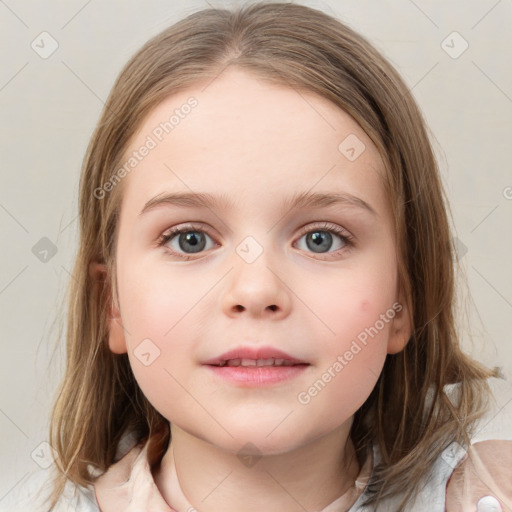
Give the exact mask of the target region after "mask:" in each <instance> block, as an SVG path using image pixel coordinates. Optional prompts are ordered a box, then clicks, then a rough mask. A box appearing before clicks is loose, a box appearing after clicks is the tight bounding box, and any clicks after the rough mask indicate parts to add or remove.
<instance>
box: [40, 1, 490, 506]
mask: <svg viewBox="0 0 512 512" xmlns="http://www.w3.org/2000/svg"><path fill="white" fill-rule="evenodd" d="M228 66H236V67H237V68H238V69H240V70H243V71H245V72H247V73H250V74H252V75H253V76H255V77H257V78H258V79H263V80H266V81H268V82H269V83H274V84H279V85H285V86H287V87H291V88H294V89H296V90H298V91H305V92H309V93H314V94H317V95H319V96H321V97H323V98H326V99H328V100H329V101H330V102H332V103H333V104H334V105H336V106H338V107H339V108H340V109H342V110H344V111H345V112H347V113H348V114H350V115H351V116H352V117H353V119H354V120H355V121H356V122H357V123H358V124H359V125H360V126H361V127H362V129H363V130H364V131H365V132H366V133H367V135H368V136H369V137H370V139H371V140H372V141H373V143H374V144H375V146H376V147H377V149H378V151H379V153H380V155H381V157H382V160H383V162H384V168H385V178H386V179H385V187H386V193H387V194H388V195H389V199H390V202H391V205H392V211H393V216H394V224H395V231H396V240H397V259H398V274H399V280H400V286H401V287H402V289H403V290H404V293H405V296H406V297H407V299H406V300H407V305H408V309H409V314H410V320H411V324H412V326H413V332H412V335H411V337H410V340H409V342H408V343H407V345H406V346H405V348H404V349H403V350H402V351H401V352H399V353H397V354H394V355H388V356H387V358H386V361H385V364H384V367H383V370H382V373H381V375H380V377H379V379H378V381H377V383H376V385H375V387H374V389H373V390H372V392H371V394H370V396H369V397H368V399H367V400H366V402H365V403H364V404H363V405H362V406H361V408H360V409H359V410H358V411H357V412H356V413H355V416H354V422H353V426H352V428H351V432H350V437H351V440H352V442H353V443H354V446H355V448H356V454H357V457H358V460H359V462H360V463H362V462H363V460H364V458H365V457H366V455H367V453H368V450H369V449H370V447H371V446H372V444H373V443H376V444H377V446H378V448H379V450H380V454H381V456H382V461H381V463H380V464H379V465H378V466H376V467H375V468H374V471H373V473H372V477H371V480H370V484H369V491H370V492H369V499H368V501H367V504H368V505H372V504H373V505H375V504H378V502H379V500H381V499H383V498H386V497H389V496H395V495H400V496H402V495H403V496H404V499H403V500H402V502H401V504H400V508H399V511H401V510H404V509H405V503H406V502H407V501H409V500H410V499H414V498H415V497H416V495H417V493H418V490H419V489H420V486H421V482H422V481H423V478H424V477H425V476H426V474H427V472H428V469H429V467H430V466H431V465H432V463H433V462H434V461H435V460H436V458H437V457H439V455H440V453H441V451H442V450H443V449H445V448H446V447H447V446H448V445H449V444H450V443H451V442H453V441H458V442H460V443H461V444H463V443H464V444H468V439H469V438H468V432H469V431H470V426H471V425H472V424H473V422H474V421H475V420H476V419H477V418H479V417H480V416H481V414H482V413H483V411H484V404H485V399H486V396H487V393H488V392H489V387H488V385H487V383H486V379H487V378H488V377H490V376H492V375H495V373H493V372H492V371H491V370H488V369H487V368H485V367H484V366H482V365H481V364H480V363H478V362H476V361H474V360H473V359H471V358H470V357H469V356H467V355H466V354H465V353H464V352H463V351H462V349H461V347H460V344H459V340H458V337H457V333H456V330H455V317H454V310H455V302H456V297H455V282H454V276H455V270H456V268H455V267H456V258H455V255H454V246H453V243H452V238H451V234H450V227H449V222H448V215H447V211H448V205H447V201H446V197H445V192H444V190H443V187H442V184H441V179H440V175H439V170H438V166H437V163H436V160H435V157H434V154H433V150H432V147H431V144H430V142H429V137H428V134H427V129H426V126H425V122H424V119H423V117H422V114H421V112H420V110H419V108H418V106H417V105H416V102H415V100H414V99H413V97H412V94H411V92H410V91H409V90H408V88H407V86H406V84H405V83H404V81H403V80H402V78H401V77H400V75H399V74H398V72H397V71H396V70H395V69H394V68H393V66H392V65H391V64H390V63H389V62H388V61H387V60H386V59H385V58H384V57H383V56H382V55H381V54H380V53H379V52H378V51H377V50H376V49H375V48H374V47H373V46H372V45H371V44H370V43H369V42H368V41H367V40H366V39H365V38H364V37H362V36H361V35H359V34H358V33H356V32H355V31H354V30H352V29H351V28H350V27H348V26H347V25H345V24H343V23H342V22H340V21H339V20H337V19H335V18H333V17H331V16H329V15H328V14H326V13H324V12H321V11H319V10H316V9H312V8H309V7H306V6H303V5H296V4H292V3H281V2H259V3H252V4H246V5H244V6H239V7H237V8H234V9H233V10H228V9H217V8H208V9H204V10H201V11H198V12H195V13H193V14H191V15H189V16H188V17H186V18H184V19H182V20H181V21H179V22H177V23H176V24H174V25H172V26H170V27H169V28H167V29H166V30H164V31H163V32H161V33H160V34H158V35H157V36H156V37H153V38H152V39H150V40H149V41H148V42H147V43H146V44H145V45H144V46H143V47H142V48H141V49H140V50H139V51H138V52H137V53H136V54H135V55H134V56H133V57H132V58H131V59H130V61H129V62H128V63H127V64H126V66H125V67H124V69H123V70H122V71H121V73H120V75H119V76H118V78H117V80H116V82H115V84H114V86H113V88H112V91H111V92H110V95H109V97H108V99H107V102H106V103H105V106H104V109H103V111H102V113H101V117H100V119H99V121H98V124H97V126H96V129H95V131H94V133H93V135H92V138H91V141H90V143H89V146H88V149H87V152H86V155H85V158H84V162H83V168H82V174H81V180H80V191H79V218H80V240H79V247H78V252H77V256H76V262H75V266H74V271H73V277H74V279H72V280H71V283H70V290H69V305H68V322H67V353H66V371H65V375H64V378H63V382H62V384H61V387H60V389H59V393H58V396H57V398H56V401H55V404H54V406H53V410H52V418H51V425H50V441H51V444H52V446H53V448H54V449H55V450H56V452H57V454H58V457H56V469H57V475H56V477H55V479H54V485H53V491H52V497H53V498H52V499H53V500H54V501H53V503H56V501H57V500H58V497H59V496H60V494H61V493H62V491H63V489H64V486H65V483H66V481H68V480H71V481H72V482H74V483H75V484H77V485H82V486H86V485H90V484H92V483H94V481H95V478H96V476H97V475H94V474H93V472H92V471H91V465H92V467H94V468H96V469H97V470H99V472H104V471H106V470H107V469H108V468H109V466H111V465H112V464H113V463H114V462H115V460H116V448H117V447H118V444H119V441H120V439H121V437H122V435H123V433H124V432H126V431H133V432H135V433H136V436H137V438H138V439H139V440H147V439H148V438H151V439H152V443H153V445H152V450H151V452H150V464H151V465H152V467H154V464H156V463H157V462H158V461H159V459H160V458H161V457H162V456H163V454H164V453H165V450H166V449H167V446H168V442H169V441H170V429H169V422H168V421H167V420H166V419H165V418H164V417H163V416H162V415H161V414H160V413H159V412H158V411H156V409H155V408H154V407H153V406H152V405H151V403H150V402H149V401H148V400H147V399H146V397H145V396H144V394H143V393H142V391H141V390H140V388H139V386H138V384H137V382H136V380H135V378H134V375H133V373H132V370H131V368H130V364H129V360H128V357H127V355H126V354H114V353H112V352H111V351H110V349H109V346H108V330H109V328H108V325H109V324H108V312H109V310H110V309H109V308H110V306H111V304H112V303H113V302H116V301H117V291H116V273H115V257H116V237H117V230H118V227H119V211H120V205H121V201H122V189H123V187H122V182H121V183H119V185H118V186H116V187H115V188H114V189H113V190H112V192H111V193H109V194H108V195H106V196H105V197H104V198H102V199H97V198H96V195H95V193H94V191H95V190H96V189H97V188H98V187H102V185H103V184H104V183H106V182H107V181H109V180H111V179H112V177H113V176H114V174H115V172H116V169H118V168H119V166H120V165H122V162H123V161H124V157H125V152H126V150H127V148H128V146H129V144H130V141H131V140H132V139H133V137H134V135H135V134H136V132H137V130H138V129H139V128H140V126H141V124H142V122H143V120H144V119H145V118H146V117H147V116H148V114H149V113H150V112H151V111H152V110H153V109H154V108H155V107H156V106H157V105H159V103H160V102H162V100H164V99H166V98H167V97H168V96H169V95H172V94H174V93H176V92H178V91H182V90H186V89H187V88H189V87H190V86H192V85H197V84H200V83H207V82H209V81H211V80H213V79H214V78H215V77H216V76H218V75H219V74H220V73H221V72H222V71H223V70H224V69H225V68H226V67H228ZM93 262H100V263H104V264H105V265H106V269H107V272H106V277H105V279H104V280H103V281H101V280H96V279H94V278H93V276H92V275H91V273H90V272H89V268H90V265H91V263H93ZM452 383H459V385H460V393H459V395H458V400H457V401H456V403H452V401H450V399H449V398H448V397H447V396H446V394H445V393H444V392H443V387H444V386H445V385H447V384H452Z"/></svg>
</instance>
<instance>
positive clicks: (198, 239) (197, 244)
mask: <svg viewBox="0 0 512 512" xmlns="http://www.w3.org/2000/svg"><path fill="white" fill-rule="evenodd" d="M207 238H210V239H211V237H210V236H209V235H208V234H207V233H205V232H204V231H203V230H202V229H195V228H192V227H190V226H189V227H184V228H173V229H171V231H169V232H168V233H166V234H164V235H162V236H161V237H160V240H159V242H158V245H159V246H164V245H165V246H168V247H169V249H170V250H171V251H172V252H173V253H176V254H178V255H182V254H181V253H180V251H183V253H184V254H185V255H187V254H195V253H198V252H201V251H204V250H205V249H206V245H207V241H208V240H207ZM176 242H177V245H176ZM208 248H211V247H208Z"/></svg>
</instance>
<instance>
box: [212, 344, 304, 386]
mask: <svg viewBox="0 0 512 512" xmlns="http://www.w3.org/2000/svg"><path fill="white" fill-rule="evenodd" d="M270 358H273V359H284V360H285V361H287V362H290V363H291V364H292V365H291V366H219V364H221V363H224V362H225V361H227V360H229V359H252V360H256V359H270ZM203 364H204V365H205V366H207V368H208V369H209V370H210V371H211V372H212V373H213V374H214V375H215V376H217V377H219V378H222V379H223V380H226V381H228V382H230V383H231V384H235V385H237V386H240V387H251V388H255V387H266V386H272V385H274V384H277V383H279V382H283V381H286V380H290V379H293V378H295V377H297V376H299V375H300V374H301V373H302V372H303V371H305V369H306V368H307V367H308V366H309V365H310V364H309V363H307V362H306V361H303V360H301V359H298V358H296V357H293V356H291V355H290V354H287V353H286V352H283V351H282V350H279V349H276V348H274V347H269V346H266V347H250V346H243V347H237V348H235V349H233V350H229V351H228V352H225V353H224V354H221V355H220V356H218V357H214V358H212V359H209V360H208V361H205V362H204V363H203Z"/></svg>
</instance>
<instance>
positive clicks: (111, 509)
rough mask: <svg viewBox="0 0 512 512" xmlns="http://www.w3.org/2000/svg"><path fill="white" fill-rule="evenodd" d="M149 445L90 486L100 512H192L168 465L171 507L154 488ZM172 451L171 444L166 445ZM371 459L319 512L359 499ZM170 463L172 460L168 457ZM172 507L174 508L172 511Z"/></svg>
mask: <svg viewBox="0 0 512 512" xmlns="http://www.w3.org/2000/svg"><path fill="white" fill-rule="evenodd" d="M149 444H150V443H149V442H146V443H145V444H139V445H136V446H134V447H133V448H132V449H130V450H129V451H128V453H127V454H126V455H125V456H124V457H122V458H121V460H119V461H118V462H116V463H115V464H113V465H112V466H110V468H109V469H108V471H106V472H105V473H104V474H103V475H101V476H100V477H99V478H98V479H97V480H96V482H95V484H94V492H95V496H96V501H97V503H98V506H99V507H100V510H101V512H119V511H124V512H140V511H141V510H144V511H145V512H186V511H188V510H195V509H194V507H193V506H192V505H191V504H190V502H189V501H188V499H187V498H186V496H185V495H184V494H183V491H182V490H181V487H180V484H179V481H178V475H177V473H176V467H175V466H174V463H172V466H171V505H172V506H171V505H170V504H168V503H167V502H166V501H165V500H164V498H163V497H162V495H161V493H160V491H159V489H158V487H157V486H156V483H155V480H154V478H153V474H152V472H151V468H150V465H149V462H148V446H149ZM168 449H169V450H172V443H171V444H170V445H169V448H168ZM373 459H374V456H373V454H372V453H371V450H370V454H369V456H368V457H367V459H366V462H365V463H364V465H363V467H362V468H361V471H360V472H359V475H358V476H357V479H356V485H355V486H353V487H351V488H350V489H349V490H348V491H347V492H346V493H344V494H343V495H342V496H340V497H338V498H337V499H336V500H335V501H333V502H332V503H330V504H329V505H328V506H327V507H325V508H323V509H322V510H321V511H320V512H347V511H348V510H349V509H350V508H351V507H352V506H353V505H354V504H355V503H356V502H358V501H359V500H358V498H360V497H361V495H362V493H363V491H364V489H365V488H366V484H367V482H368V479H369V477H370V475H371V472H372V468H373ZM170 460H171V461H174V457H171V458H170ZM173 507H174V508H173Z"/></svg>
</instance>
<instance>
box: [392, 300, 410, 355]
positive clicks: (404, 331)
mask: <svg viewBox="0 0 512 512" xmlns="http://www.w3.org/2000/svg"><path fill="white" fill-rule="evenodd" d="M393 309H394V310H395V317H394V318H393V324H392V326H391V330H390V333H389V340H388V350H387V352H388V354H398V353H399V352H401V351H402V350H403V349H404V348H405V347H406V345H407V343H408V342H409V339H410V338H411V335H412V323H411V318H410V312H409V306H408V303H407V301H406V300H405V299H404V297H403V294H401V297H400V302H396V303H395V304H393Z"/></svg>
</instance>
